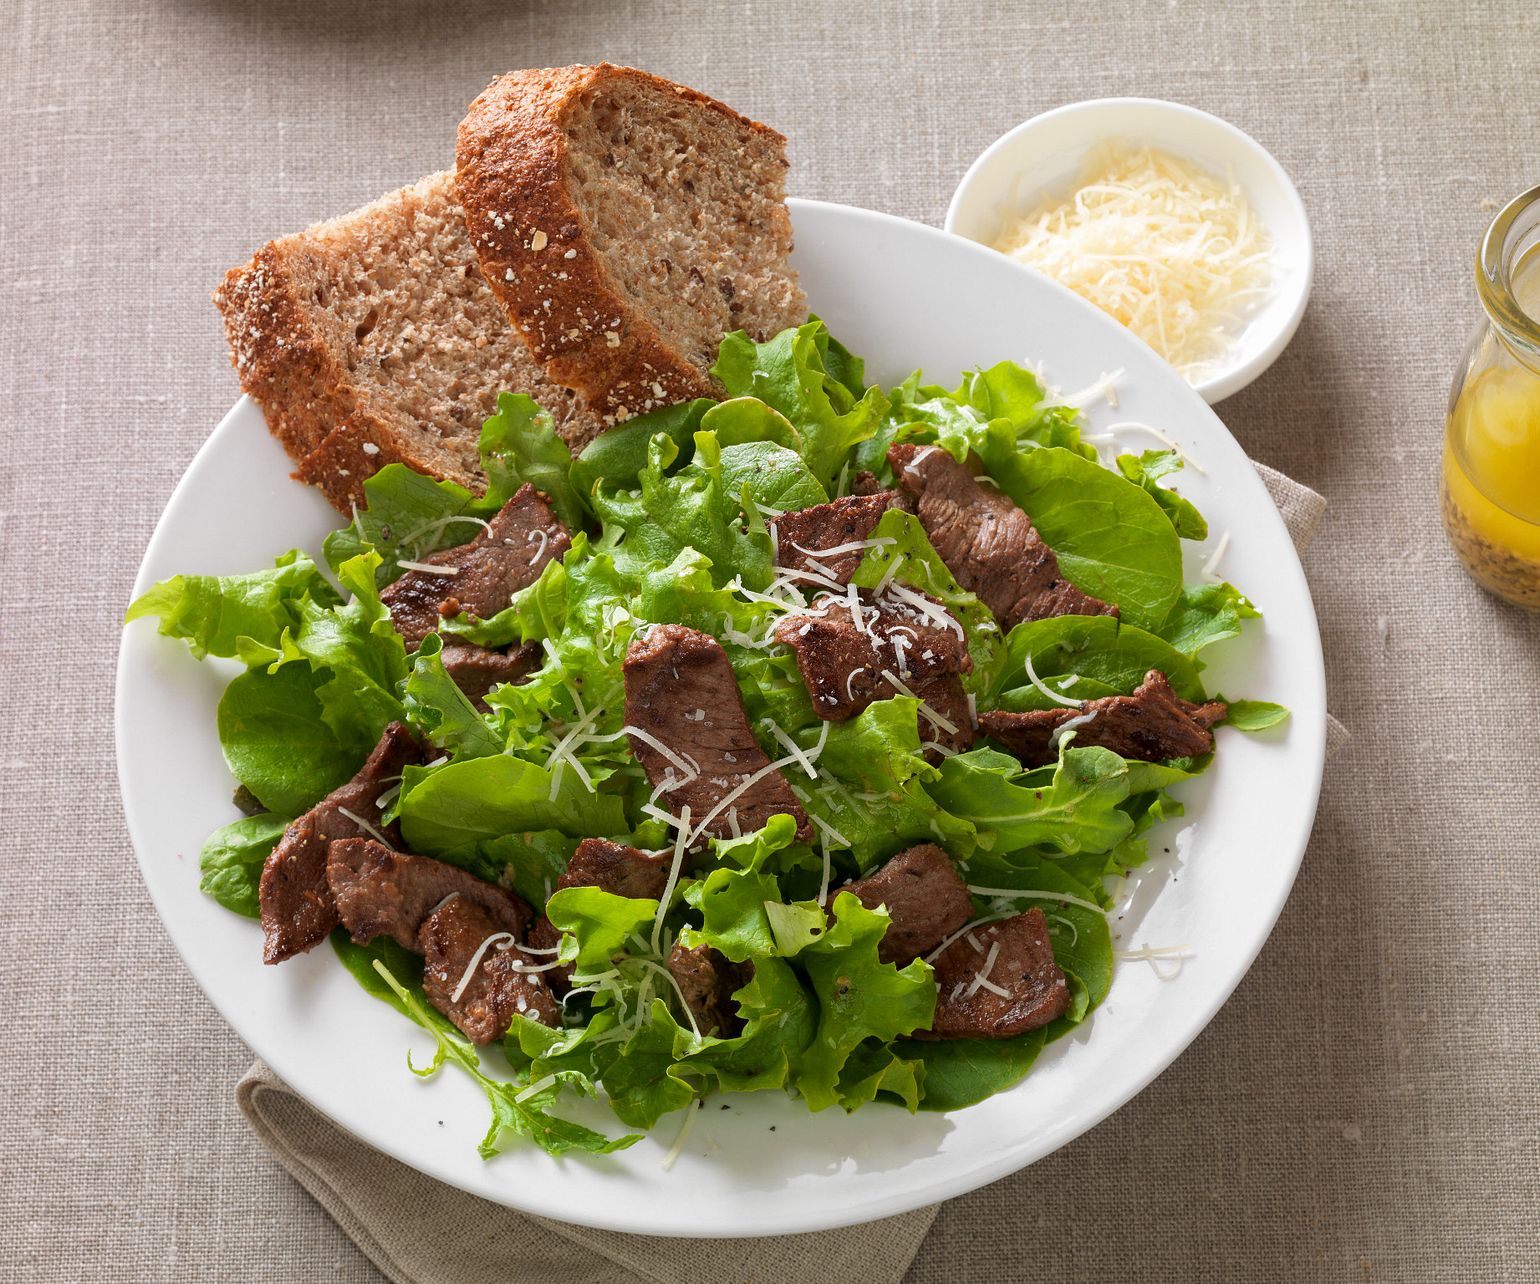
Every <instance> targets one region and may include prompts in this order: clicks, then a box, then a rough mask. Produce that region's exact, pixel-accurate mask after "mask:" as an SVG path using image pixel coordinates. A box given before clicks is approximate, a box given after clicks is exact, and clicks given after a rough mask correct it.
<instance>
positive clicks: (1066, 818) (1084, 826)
mask: <svg viewBox="0 0 1540 1284" xmlns="http://www.w3.org/2000/svg"><path fill="white" fill-rule="evenodd" d="M1064 743H1065V745H1066V746H1067V747H1065V748H1062V749H1061V750H1060V753H1059V761H1058V763H1057V764H1055V765H1054V766H1051V767H1039V768H1038V769H1036V770H1035V771H1025V772H1024V771H1022V769H1021V764H1020V763H1019V762H1017V761H1016V759H1015V758H1012V757H1011V756H1010V755H1009V754H1003V753H999V752H997V751H995V750H993V749H973V750H970V751H969V752H968V753H963V754H957V755H956V756H955V757H951V758H948V759H946V760H945V761H944V762H942V764H941V768H940V778H939V779H937V780H935V781H933V782H931V783H930V784H927V785H926V789H927V790H928V791H929V792H930V795H931V797H933V798H934V799H935V800H936V801H937V802H938V803H940V805H941V806H942V807H944V808H945V809H946V810H947V811H948V812H949V813H951V815H953V816H955V817H957V818H958V819H960V820H964V821H967V822H968V823H970V824H972V825H974V826H975V827H976V828H977V829H978V830H979V831H980V833H981V835H982V836H984V837H982V838H981V842H983V843H985V844H986V845H987V846H989V847H990V848H991V849H992V850H999V851H1011V850H1014V849H1016V848H1020V847H1031V846H1034V845H1036V844H1039V843H1042V844H1047V845H1050V846H1052V847H1056V848H1057V849H1058V850H1059V851H1062V852H1079V851H1094V852H1105V851H1109V850H1110V849H1111V848H1113V847H1115V846H1116V845H1117V844H1118V843H1120V842H1122V841H1123V839H1125V838H1127V837H1128V835H1129V834H1130V833H1132V832H1133V827H1134V826H1133V820H1132V819H1131V818H1130V817H1129V816H1128V814H1127V813H1126V812H1124V811H1123V810H1121V808H1120V804H1121V803H1123V802H1124V801H1125V800H1126V799H1127V798H1128V795H1129V775H1128V764H1127V763H1125V762H1124V761H1123V759H1122V758H1120V757H1118V755H1117V754H1115V753H1113V752H1112V751H1111V750H1110V749H1101V748H1096V747H1094V746H1093V747H1090V748H1086V749H1076V748H1073V747H1071V746H1072V742H1071V741H1070V740H1069V739H1068V738H1066V740H1065V742H1064Z"/></svg>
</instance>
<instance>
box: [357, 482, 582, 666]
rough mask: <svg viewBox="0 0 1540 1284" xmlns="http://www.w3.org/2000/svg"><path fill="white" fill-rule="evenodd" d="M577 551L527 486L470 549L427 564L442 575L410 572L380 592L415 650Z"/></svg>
mask: <svg viewBox="0 0 1540 1284" xmlns="http://www.w3.org/2000/svg"><path fill="white" fill-rule="evenodd" d="M570 547H572V537H571V536H570V535H568V533H567V529H566V527H564V526H563V525H562V524H561V522H559V521H558V520H557V519H556V514H555V513H553V512H552V511H551V506H550V504H549V503H547V502H546V498H545V496H544V495H542V494H541V493H540V492H539V491H537V490H536V489H535V488H534V487H533V486H531V485H530V484H529V483H528V482H526V483H525V484H524V485H523V486H520V487H519V491H518V494H516V495H515V496H514V497H513V498H512V499H510V500H509V501H508V502H507V503H506V504H504V505H503V506H502V508H500V509H499V510H498V513H497V516H496V517H494V518H493V519H492V520H491V521H490V522H489V523H488V524H487V527H486V529H484V530H483V531H482V532H481V534H479V535H477V536H476V538H475V539H473V540H471V542H470V543H468V544H460V545H458V546H457V547H455V548H441V549H439V551H438V552H436V553H430V554H428V556H427V557H425V558H423V559H422V562H423V565H425V566H436V567H441V568H443V569H442V570H439V571H407V572H405V573H404V574H403V575H402V576H401V578H400V579H398V580H397V581H396V582H395V583H394V584H391V585H389V586H388V587H387V588H385V589H384V590H383V591H382V592H381V593H380V600H381V601H382V602H384V603H385V605H386V607H388V608H389V610H390V618H391V622H392V623H393V624H394V625H395V626H396V632H398V633H399V634H401V636H402V638H403V639H404V640H405V641H406V649H407V650H408V651H411V650H413V649H415V648H416V647H417V646H419V645H420V644H421V643H422V640H423V638H425V637H427V636H428V634H430V633H432V632H433V630H434V629H436V628H438V626H439V619H440V617H441V616H452V615H458V614H459V613H460V612H461V611H465V612H466V613H467V614H470V615H473V616H479V617H482V618H485V617H486V616H489V615H496V614H497V612H499V611H501V610H502V609H503V608H504V607H505V606H507V605H508V600H509V599H510V598H511V597H512V596H513V595H514V594H515V593H517V592H518V591H519V590H520V589H521V588H524V587H525V586H526V585H529V584H533V583H534V582H535V581H536V580H537V579H538V578H539V577H540V572H541V571H543V570H544V569H545V564H546V563H547V562H549V561H552V560H554V559H555V558H558V557H560V556H561V555H562V554H563V553H565V552H566V551H567V550H568V549H569V548H570Z"/></svg>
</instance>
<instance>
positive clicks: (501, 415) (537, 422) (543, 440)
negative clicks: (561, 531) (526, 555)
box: [476, 392, 588, 531]
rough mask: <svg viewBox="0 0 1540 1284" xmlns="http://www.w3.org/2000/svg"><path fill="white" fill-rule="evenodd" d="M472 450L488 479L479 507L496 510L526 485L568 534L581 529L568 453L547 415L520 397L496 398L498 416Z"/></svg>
mask: <svg viewBox="0 0 1540 1284" xmlns="http://www.w3.org/2000/svg"><path fill="white" fill-rule="evenodd" d="M476 449H477V450H478V451H479V452H480V454H481V466H482V468H483V470H485V472H486V474H487V493H486V495H485V496H484V498H483V501H482V502H483V503H484V504H485V505H486V506H487V507H489V508H492V509H493V510H494V511H496V509H497V508H501V507H502V506H503V505H504V504H506V503H507V502H508V501H509V500H510V499H512V498H513V496H514V495H515V494H517V493H518V489H519V487H520V486H522V485H523V484H524V483H525V482H528V483H529V484H530V485H531V486H533V487H534V488H535V489H536V490H538V491H540V492H541V493H542V494H543V495H544V496H545V497H546V498H547V499H548V500H550V501H551V507H552V508H554V509H555V510H556V516H557V517H559V518H560V519H561V522H562V525H564V526H565V527H566V528H567V529H568V530H569V531H577V530H581V529H582V527H583V523H584V522H585V521H586V520H587V518H588V512H587V508H586V507H585V505H584V503H583V499H582V497H581V496H580V495H579V493H578V491H577V489H576V488H575V487H574V486H573V484H572V480H571V472H572V452H571V451H569V450H568V449H567V443H566V442H564V441H563V440H562V439H561V438H560V437H558V436H557V435H556V426H555V423H554V422H553V420H552V419H551V416H550V415H549V414H548V413H547V412H546V411H544V410H542V409H541V408H540V407H539V406H537V405H536V404H535V402H534V399H533V398H531V397H528V396H526V395H525V394H524V393H522V392H519V393H513V392H500V393H498V394H497V410H496V412H495V413H494V414H493V415H492V416H491V417H490V418H489V419H487V420H486V421H485V422H483V423H482V425H481V436H480V438H479V439H478V440H477V443H476Z"/></svg>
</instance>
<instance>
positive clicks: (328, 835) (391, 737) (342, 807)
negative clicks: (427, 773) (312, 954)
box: [257, 722, 422, 963]
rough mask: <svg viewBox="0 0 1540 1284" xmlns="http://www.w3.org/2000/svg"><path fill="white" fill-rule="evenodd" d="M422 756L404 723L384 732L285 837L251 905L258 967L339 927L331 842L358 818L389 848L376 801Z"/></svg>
mask: <svg viewBox="0 0 1540 1284" xmlns="http://www.w3.org/2000/svg"><path fill="white" fill-rule="evenodd" d="M420 762H422V748H421V746H420V745H419V744H418V743H417V740H416V739H415V737H413V735H412V733H411V731H410V730H408V728H407V727H406V724H405V723H401V722H392V723H391V724H390V725H389V726H388V727H386V728H385V734H384V735H382V736H381V737H380V742H379V744H377V745H375V747H374V751H373V752H372V753H371V754H370V755H369V760H368V761H367V762H365V763H364V765H363V767H362V768H360V769H359V772H358V774H357V775H356V776H354V777H353V779H352V780H350V781H348V783H347V784H345V785H343V786H342V787H341V788H340V789H334V790H333V791H332V792H331V793H329V794H327V795H326V797H325V798H323V799H322V800H321V801H320V802H318V803H317V804H316V805H315V806H314V807H312V808H311V809H310V810H309V811H307V812H306V813H305V814H304V815H303V816H301V817H300V818H299V819H298V820H296V821H295V822H294V823H293V824H292V825H290V826H289V828H288V829H287V830H286V831H285V832H284V835H283V837H282V838H281V839H280V840H279V842H278V845H277V846H276V847H274V848H273V850H272V853H271V854H270V855H269V856H268V858H267V863H266V864H265V865H263V866H262V880H261V882H260V883H259V884H258V888H257V901H258V904H259V906H260V907H261V910H262V961H263V962H264V963H282V962H283V961H284V959H286V958H290V957H292V956H293V955H295V954H301V953H303V952H304V951H305V950H308V949H310V948H311V947H312V946H313V945H316V944H317V943H318V942H320V941H321V940H322V939H323V938H324V937H325V936H326V934H327V933H328V932H330V931H331V930H332V928H334V927H336V926H337V907H336V905H335V903H334V902H333V900H332V894H331V889H330V888H329V887H328V886H327V884H326V849H327V847H328V846H329V845H330V843H331V842H332V840H333V839H336V838H358V837H361V836H362V835H363V834H364V833H365V832H367V831H365V830H364V829H363V828H362V827H361V826H360V825H358V824H357V823H356V822H355V821H354V820H353V819H352V818H351V816H349V815H347V814H345V813H349V812H351V813H352V816H360V817H362V818H363V819H364V820H365V821H367V822H368V823H369V824H370V825H373V826H374V827H375V829H377V830H382V832H384V833H385V835H386V837H388V838H389V839H390V840H391V841H392V842H394V841H396V839H397V837H398V834H397V832H396V829H395V826H393V825H392V826H390V827H388V828H386V827H382V826H381V825H380V823H379V821H380V809H379V808H378V807H377V806H375V804H376V803H377V802H378V801H379V799H380V796H381V795H382V794H384V793H386V792H387V791H388V790H390V789H393V788H394V787H395V785H396V783H397V782H398V781H399V780H400V779H401V773H402V771H404V770H405V769H406V767H407V766H408V765H409V764H412V763H420Z"/></svg>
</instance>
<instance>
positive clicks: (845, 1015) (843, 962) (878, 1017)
mask: <svg viewBox="0 0 1540 1284" xmlns="http://www.w3.org/2000/svg"><path fill="white" fill-rule="evenodd" d="M887 929H888V916H887V914H886V913H885V912H878V911H874V910H869V909H867V908H866V907H865V906H864V905H862V904H861V902H860V901H858V900H857V899H856V898H855V897H854V896H852V895H851V894H850V893H849V892H841V893H840V894H839V895H838V896H836V897H835V898H834V923H833V925H832V926H831V927H830V928H829V930H828V931H827V932H826V933H825V934H824V935H823V936H822V937H821V938H820V939H819V940H817V941H814V942H812V943H811V944H810V945H808V946H807V948H806V949H804V950H803V951H802V953H801V955H800V962H801V964H802V967H803V969H804V970H805V971H806V973H807V976H808V980H809V981H810V982H811V983H812V986H813V993H814V995H815V996H816V997H817V999H818V1007H819V1014H818V1029H817V1032H816V1034H815V1035H814V1036H813V1041H812V1042H811V1043H810V1044H809V1045H808V1047H807V1048H806V1049H805V1050H804V1051H803V1053H802V1056H801V1059H800V1062H799V1064H798V1066H797V1069H796V1073H795V1075H794V1081H795V1083H796V1086H797V1087H798V1089H799V1090H800V1091H801V1093H802V1096H803V1099H804V1100H805V1101H806V1102H807V1105H808V1109H809V1110H826V1109H828V1108H829V1107H830V1106H833V1105H842V1106H845V1108H846V1109H849V1110H853V1109H855V1107H856V1106H858V1105H860V1104H861V1102H862V1101H863V1100H870V1096H869V1095H867V1094H866V1093H865V1091H864V1090H856V1089H854V1088H853V1087H852V1085H850V1084H848V1083H847V1084H845V1085H843V1086H842V1084H841V1078H840V1076H841V1074H842V1072H843V1071H844V1069H845V1066H846V1062H847V1061H848V1060H849V1059H850V1056H851V1054H852V1053H853V1052H855V1050H856V1049H857V1048H858V1047H859V1046H860V1045H861V1044H862V1042H864V1041H865V1040H867V1039H877V1040H880V1041H881V1042H884V1043H886V1042H888V1041H889V1040H891V1039H895V1038H897V1037H899V1036H900V1035H905V1034H908V1033H910V1032H911V1031H913V1030H918V1029H927V1028H929V1026H930V1023H931V1020H932V1018H933V1017H934V1015H935V1010H936V983H935V980H934V975H935V974H934V973H933V972H932V970H931V968H930V965H929V964H927V963H922V962H921V961H919V960H918V959H916V960H915V961H914V962H913V963H910V964H908V965H907V966H905V967H903V968H899V967H895V966H894V965H893V964H892V963H881V962H879V961H878V959H877V943H878V942H879V941H880V940H881V939H882V936H883V933H884V932H886V931H887ZM862 1077H863V1079H864V1078H866V1077H868V1076H866V1075H863V1076H862ZM875 1090H876V1089H875V1087H874V1088H873V1089H872V1091H873V1092H875Z"/></svg>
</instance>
